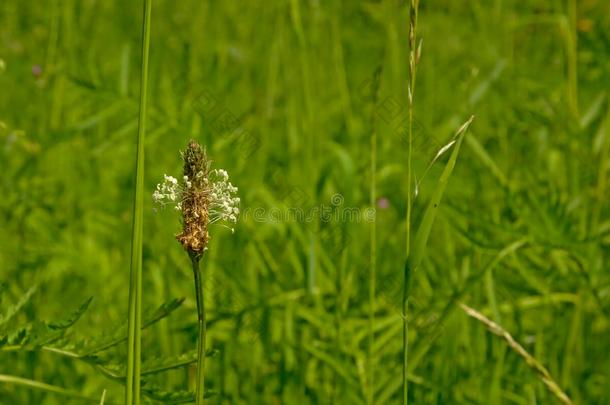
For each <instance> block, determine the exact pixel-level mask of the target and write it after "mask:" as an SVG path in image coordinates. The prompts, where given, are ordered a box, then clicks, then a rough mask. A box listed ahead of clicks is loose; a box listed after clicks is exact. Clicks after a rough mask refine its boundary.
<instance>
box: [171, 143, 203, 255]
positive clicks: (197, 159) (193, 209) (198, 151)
mask: <svg viewBox="0 0 610 405" xmlns="http://www.w3.org/2000/svg"><path fill="white" fill-rule="evenodd" d="M182 160H184V176H183V178H184V179H185V182H184V183H185V186H186V187H185V188H184V189H183V191H182V233H180V234H179V235H178V236H176V238H177V239H178V240H179V241H180V243H181V244H182V246H183V247H184V249H185V250H186V251H187V252H188V253H189V254H190V255H194V256H196V257H199V256H201V255H202V254H203V252H204V251H205V249H206V247H207V245H208V240H209V238H210V236H209V234H208V224H209V208H210V200H209V174H210V162H209V160H208V158H207V155H206V153H205V151H204V150H203V149H202V148H201V145H199V144H198V143H197V142H195V141H193V140H191V141H190V142H189V144H188V147H187V148H186V149H185V150H184V151H183V152H182Z"/></svg>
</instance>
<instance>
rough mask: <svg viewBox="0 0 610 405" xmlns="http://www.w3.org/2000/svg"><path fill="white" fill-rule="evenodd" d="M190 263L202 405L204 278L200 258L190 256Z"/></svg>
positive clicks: (198, 401) (198, 389) (198, 390)
mask: <svg viewBox="0 0 610 405" xmlns="http://www.w3.org/2000/svg"><path fill="white" fill-rule="evenodd" d="M189 256H190V257H191V263H192V265H193V275H194V276H195V295H196V298H197V325H198V329H199V332H198V336H197V387H196V394H195V399H196V404H197V405H201V404H203V398H204V394H205V334H206V324H205V302H204V297H203V283H204V277H203V273H202V272H201V268H200V266H199V262H200V259H201V256H197V255H195V254H190V255H189Z"/></svg>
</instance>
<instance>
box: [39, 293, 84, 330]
mask: <svg viewBox="0 0 610 405" xmlns="http://www.w3.org/2000/svg"><path fill="white" fill-rule="evenodd" d="M91 300H93V297H89V298H87V299H86V300H85V302H83V303H82V304H81V305H80V306H79V307H78V308H77V309H76V310H75V311H74V312H72V313H71V314H70V315H69V316H68V317H67V318H65V319H62V320H60V321H56V322H49V328H51V329H53V330H63V329H68V328H69V327H71V326H72V325H74V324H75V323H76V322H77V321H78V320H79V319H80V317H81V316H83V314H84V313H85V311H87V309H88V308H89V304H91Z"/></svg>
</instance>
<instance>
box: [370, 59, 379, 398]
mask: <svg viewBox="0 0 610 405" xmlns="http://www.w3.org/2000/svg"><path fill="white" fill-rule="evenodd" d="M381 72H382V68H381V67H379V68H378V69H377V70H376V71H375V75H374V76H373V83H372V88H371V106H372V108H371V186H370V195H369V197H370V201H369V204H370V206H371V208H372V209H375V204H376V200H377V114H376V107H377V97H378V94H379V87H380V81H381ZM369 238H370V252H369V255H370V262H369V266H370V268H369V270H370V273H369V325H368V327H369V330H368V335H369V342H368V353H367V354H368V372H369V378H368V398H367V403H368V404H369V405H371V404H373V403H374V400H375V397H374V394H375V364H374V361H373V345H374V343H375V336H374V335H375V294H376V291H375V290H376V288H377V221H372V222H371V223H370V224H369Z"/></svg>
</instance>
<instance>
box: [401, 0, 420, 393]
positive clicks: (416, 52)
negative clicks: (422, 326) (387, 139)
mask: <svg viewBox="0 0 610 405" xmlns="http://www.w3.org/2000/svg"><path fill="white" fill-rule="evenodd" d="M418 8H419V0H411V3H410V7H409V86H408V110H409V135H408V137H409V139H408V143H409V146H408V150H407V218H406V226H407V237H406V251H407V255H406V256H407V261H408V260H409V255H410V253H411V252H410V247H411V208H412V201H411V197H412V195H411V179H412V166H411V162H412V160H413V96H414V92H415V75H416V71H417V63H418V62H419V57H420V53H421V42H420V47H418V48H417V49H416V37H417V13H418ZM409 283H410V272H409V267H408V266H405V272H404V281H403V294H402V354H403V356H402V402H403V404H404V405H406V404H407V403H408V402H409V399H408V396H409V386H408V383H407V365H408V362H409V323H408V320H407V312H408V309H409Z"/></svg>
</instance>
